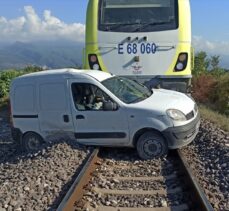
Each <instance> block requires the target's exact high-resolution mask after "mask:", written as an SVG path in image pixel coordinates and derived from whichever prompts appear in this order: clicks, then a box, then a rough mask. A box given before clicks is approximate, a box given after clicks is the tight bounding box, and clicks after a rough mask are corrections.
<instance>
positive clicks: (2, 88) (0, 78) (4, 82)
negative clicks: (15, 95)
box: [0, 66, 42, 99]
mask: <svg viewBox="0 0 229 211" xmlns="http://www.w3.org/2000/svg"><path fill="white" fill-rule="evenodd" d="M38 71H42V68H40V67H36V66H28V67H26V68H25V69H24V70H21V71H17V70H9V71H4V72H0V99H1V98H4V97H7V96H8V94H9V89H10V83H11V81H12V79H14V78H16V77H18V76H20V75H24V74H28V73H32V72H38Z"/></svg>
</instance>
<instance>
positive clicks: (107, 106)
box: [103, 101, 118, 111]
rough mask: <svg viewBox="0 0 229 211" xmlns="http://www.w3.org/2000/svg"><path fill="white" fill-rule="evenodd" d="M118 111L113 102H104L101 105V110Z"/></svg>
mask: <svg viewBox="0 0 229 211" xmlns="http://www.w3.org/2000/svg"><path fill="white" fill-rule="evenodd" d="M117 109H118V105H117V104H116V103H113V102H110V101H109V102H104V103H103V110H104V111H116V110H117Z"/></svg>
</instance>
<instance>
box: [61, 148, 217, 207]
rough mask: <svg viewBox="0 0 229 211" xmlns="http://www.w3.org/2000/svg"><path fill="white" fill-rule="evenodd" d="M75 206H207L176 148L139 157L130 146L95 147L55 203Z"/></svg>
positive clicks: (208, 204) (207, 203)
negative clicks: (147, 157) (155, 157)
mask: <svg viewBox="0 0 229 211" xmlns="http://www.w3.org/2000/svg"><path fill="white" fill-rule="evenodd" d="M60 210H66V211H70V210H76V211H183V210H193V211H194V210H195V211H197V210H198V211H212V210H213V208H212V206H211V205H210V203H209V202H208V200H207V198H206V197H205V195H204V193H203V191H202V190H201V188H200V187H199V185H198V184H197V182H196V180H195V178H194V177H193V175H192V173H191V170H190V169H189V167H188V165H187V163H186V161H185V159H184V158H183V155H182V152H181V151H174V152H172V153H170V155H168V157H167V158H165V159H158V160H150V161H142V160H139V159H138V157H137V155H136V152H135V151H134V150H129V149H125V150H113V149H112V150H111V149H110V150H98V149H95V150H94V152H93V153H92V154H91V156H90V157H89V158H88V161H87V162H86V164H85V166H84V168H83V169H82V171H81V173H80V175H79V176H78V178H77V179H76V181H75V182H74V184H73V185H72V187H71V188H70V190H69V191H68V193H67V194H66V196H65V198H64V199H63V201H62V202H61V204H60V205H59V207H58V211H60Z"/></svg>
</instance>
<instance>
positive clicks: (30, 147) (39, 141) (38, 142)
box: [21, 131, 45, 152]
mask: <svg viewBox="0 0 229 211" xmlns="http://www.w3.org/2000/svg"><path fill="white" fill-rule="evenodd" d="M29 141H30V142H29ZM43 143H45V141H44V139H43V137H42V136H41V135H40V134H38V133H36V132H33V131H28V132H26V133H24V134H23V135H22V138H21V146H22V150H23V151H27V152H35V151H37V150H39V149H40V148H41V146H42V145H43Z"/></svg>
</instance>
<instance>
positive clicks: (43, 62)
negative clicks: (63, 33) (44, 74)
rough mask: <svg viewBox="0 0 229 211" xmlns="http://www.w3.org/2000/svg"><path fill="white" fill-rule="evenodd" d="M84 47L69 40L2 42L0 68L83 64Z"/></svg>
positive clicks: (57, 66)
mask: <svg viewBox="0 0 229 211" xmlns="http://www.w3.org/2000/svg"><path fill="white" fill-rule="evenodd" d="M82 49H83V44H82V43H76V42H69V41H58V42H57V41H53V42H48V41H46V42H35V43H23V42H15V43H13V44H0V70H4V69H11V68H14V69H20V68H24V67H26V66H28V65H36V66H41V67H43V66H47V67H48V68H63V67H76V66H81V64H82Z"/></svg>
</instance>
